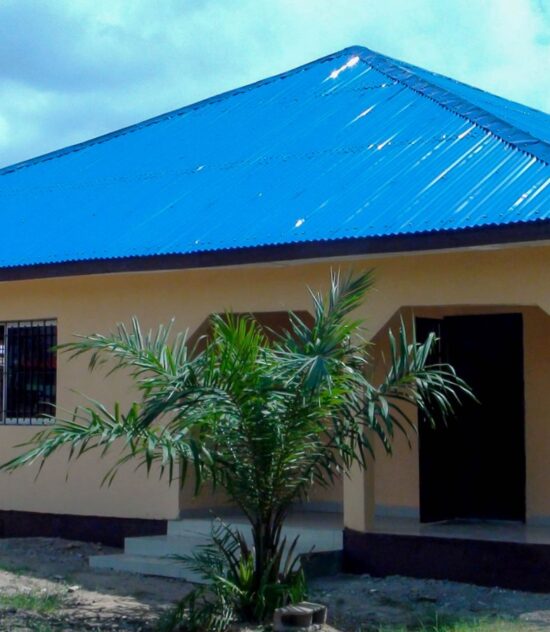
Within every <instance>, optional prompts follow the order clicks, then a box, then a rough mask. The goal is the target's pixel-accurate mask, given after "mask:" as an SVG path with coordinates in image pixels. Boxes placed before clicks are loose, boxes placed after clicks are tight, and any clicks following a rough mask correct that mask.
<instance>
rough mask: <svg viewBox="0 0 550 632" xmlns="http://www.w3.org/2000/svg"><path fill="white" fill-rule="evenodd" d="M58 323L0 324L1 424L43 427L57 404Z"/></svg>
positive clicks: (27, 321) (28, 321)
mask: <svg viewBox="0 0 550 632" xmlns="http://www.w3.org/2000/svg"><path fill="white" fill-rule="evenodd" d="M56 344H57V324H56V321H55V320H26V321H13V322H3V323H1V322H0V383H1V384H0V385H1V388H0V411H1V418H0V423H2V424H10V425H29V424H43V423H45V422H46V421H47V418H45V417H44V415H47V414H52V413H53V407H54V405H55V401H56V371H57V354H56V352H55V350H54V349H53V347H54V346H55V345H56Z"/></svg>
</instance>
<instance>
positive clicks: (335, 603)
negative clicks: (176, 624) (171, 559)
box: [0, 538, 550, 632]
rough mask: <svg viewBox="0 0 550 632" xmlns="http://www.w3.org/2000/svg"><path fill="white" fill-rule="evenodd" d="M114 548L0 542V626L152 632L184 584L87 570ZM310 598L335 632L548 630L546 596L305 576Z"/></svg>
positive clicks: (549, 601)
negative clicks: (444, 626) (459, 626)
mask: <svg viewBox="0 0 550 632" xmlns="http://www.w3.org/2000/svg"><path fill="white" fill-rule="evenodd" d="M114 551H115V550H114V549H108V548H105V547H101V546H99V545H94V544H85V543H81V542H70V541H67V540H60V539H48V538H25V539H23V538H21V539H17V538H12V539H5V540H0V630H1V631H4V630H6V631H9V632H54V631H56V632H57V631H64V632H75V631H77V630H82V631H86V630H93V631H98V632H99V631H106V630H128V631H130V630H131V631H132V632H138V631H142V632H152V631H153V630H154V629H155V623H156V621H157V619H158V617H159V615H160V614H161V613H162V612H163V611H164V610H165V609H166V608H168V607H170V605H171V604H172V603H174V602H175V601H177V600H178V598H181V597H182V596H183V595H184V594H186V592H187V591H189V590H190V589H191V585H190V584H187V583H185V582H182V581H177V580H169V579H162V578H158V577H141V576H137V575H131V574H127V573H111V572H105V571H100V570H93V569H90V568H89V566H88V556H89V555H97V554H101V553H112V552H114ZM310 597H311V598H312V599H315V600H316V601H320V602H322V603H325V604H327V605H328V607H329V621H330V623H332V625H334V626H335V627H337V628H338V629H339V630H342V631H343V632H356V631H357V630H362V631H367V630H368V631H370V630H373V631H374V630H376V631H377V632H378V630H380V629H384V628H385V627H387V629H388V630H390V629H391V630H392V631H393V630H396V629H399V627H400V626H410V627H411V629H414V628H416V629H423V630H425V632H432V630H435V629H436V628H434V627H433V626H434V623H435V622H436V621H439V622H440V623H442V622H451V621H461V622H462V621H496V622H507V621H509V622H511V623H512V622H513V624H514V627H513V628H508V627H507V624H506V627H504V623H502V625H501V623H495V626H496V627H491V628H490V629H491V631H492V630H495V631H500V630H504V629H505V630H506V631H508V630H512V629H513V631H514V632H515V631H516V630H517V631H520V630H521V631H522V632H523V630H526V631H527V630H528V631H529V632H531V631H534V630H546V632H549V631H550V595H537V594H529V593H521V592H515V591H509V590H500V589H494V588H481V587H476V586H470V585H465V584H454V583H451V582H439V581H425V580H414V579H407V578H402V577H390V578H387V579H376V578H371V577H366V576H362V577H358V576H344V575H342V576H337V577H331V578H323V579H318V580H316V581H314V582H313V583H312V584H311V594H310ZM422 626H424V627H422ZM402 629H403V628H402ZM437 629H439V628H437ZM468 629H470V628H468ZM472 629H473V628H472ZM476 629H477V628H476Z"/></svg>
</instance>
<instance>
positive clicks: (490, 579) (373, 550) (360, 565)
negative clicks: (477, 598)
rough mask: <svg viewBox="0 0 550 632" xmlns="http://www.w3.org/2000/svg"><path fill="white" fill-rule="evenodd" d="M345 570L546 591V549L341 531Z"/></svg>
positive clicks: (549, 580)
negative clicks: (342, 534) (342, 533)
mask: <svg viewBox="0 0 550 632" xmlns="http://www.w3.org/2000/svg"><path fill="white" fill-rule="evenodd" d="M343 566H344V570H345V571H346V572H350V573H369V574H370V575H375V576H378V577H384V576H387V575H405V576H409V577H420V578H431V579H447V580H452V581H458V582H468V583H472V584H479V585H481V586H500V587H502V588H514V589H517V590H529V591H538V592H550V545H546V544H526V543H516V542H494V541H493V542H491V541H487V540H483V541H482V540H464V539H454V538H434V537H425V536H409V535H390V534H382V533H358V532H357V531H352V530H351V529H345V530H344V559H343Z"/></svg>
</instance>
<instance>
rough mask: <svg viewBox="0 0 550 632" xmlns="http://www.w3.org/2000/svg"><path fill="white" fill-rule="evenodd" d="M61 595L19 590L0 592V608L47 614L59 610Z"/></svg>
mask: <svg viewBox="0 0 550 632" xmlns="http://www.w3.org/2000/svg"><path fill="white" fill-rule="evenodd" d="M62 604H63V597H62V596H61V595H58V594H56V593H32V592H29V593H27V592H20V593H12V594H0V608H4V609H5V608H15V609H16V610H26V611H29V612H36V613H38V614H49V613H51V612H55V611H56V610H59V608H60V607H61V605H62Z"/></svg>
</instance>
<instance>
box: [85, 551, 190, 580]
mask: <svg viewBox="0 0 550 632" xmlns="http://www.w3.org/2000/svg"><path fill="white" fill-rule="evenodd" d="M90 566H91V567H92V568H97V569H105V570H111V571H118V572H126V573H138V574H140V575H156V576H158V577H171V578H173V579H184V580H186V581H188V582H193V583H199V584H200V583H201V582H202V579H201V577H199V576H198V575H196V574H195V573H193V572H192V571H190V570H189V569H188V568H187V567H186V566H184V565H183V564H182V563H181V562H179V561H177V560H173V559H170V558H166V557H149V556H144V555H129V554H128V553H123V554H118V555H93V556H91V557H90Z"/></svg>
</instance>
